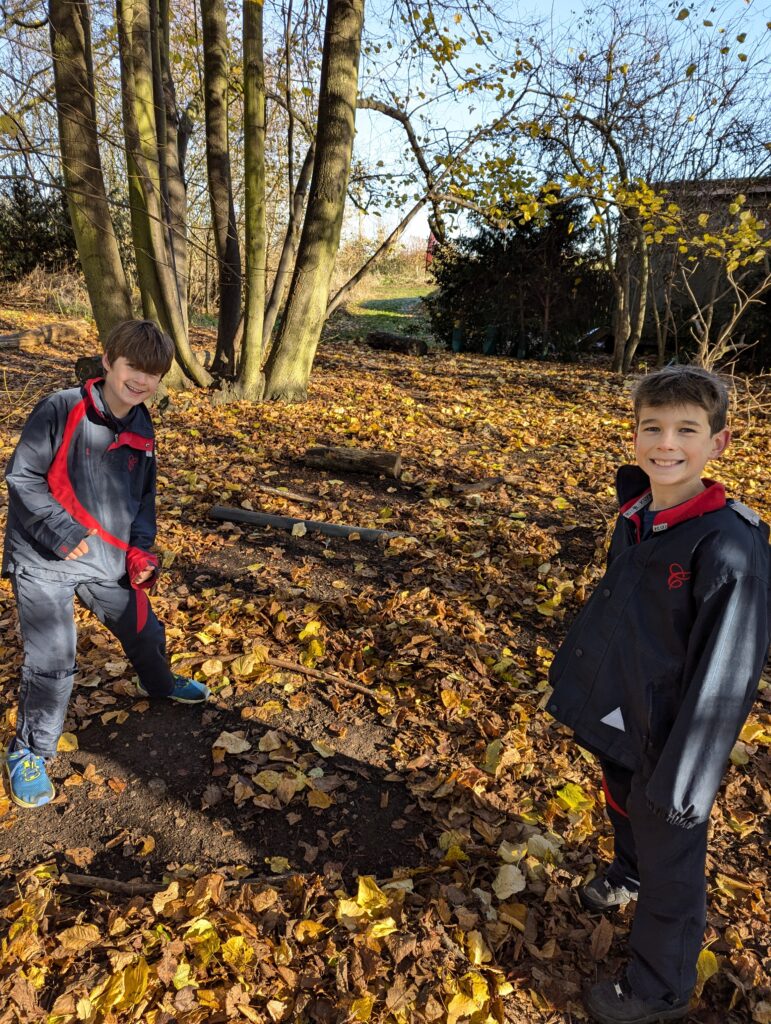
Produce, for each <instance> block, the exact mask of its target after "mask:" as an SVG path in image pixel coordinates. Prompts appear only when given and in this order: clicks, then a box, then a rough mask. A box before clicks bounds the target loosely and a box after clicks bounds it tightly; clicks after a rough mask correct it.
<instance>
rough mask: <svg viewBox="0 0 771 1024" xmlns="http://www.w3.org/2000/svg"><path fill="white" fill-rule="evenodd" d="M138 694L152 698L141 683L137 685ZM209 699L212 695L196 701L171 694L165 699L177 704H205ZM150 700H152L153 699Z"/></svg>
mask: <svg viewBox="0 0 771 1024" xmlns="http://www.w3.org/2000/svg"><path fill="white" fill-rule="evenodd" d="M137 692H138V693H140V694H141V695H142V696H143V697H150V694H149V693H148V692H147V690H146V689H145V688H144V686H142V684H141V683H137ZM209 697H211V693H207V694H206V696H205V697H198V698H197V699H196V700H187V698H185V697H175V696H174V695H173V694H171V693H170V694H169V695H168V696H167V697H166V698H165V699H166V700H173V701H174V703H175V704H205V703H206V701H207V700H208V699H209ZM150 699H151V700H152V698H150Z"/></svg>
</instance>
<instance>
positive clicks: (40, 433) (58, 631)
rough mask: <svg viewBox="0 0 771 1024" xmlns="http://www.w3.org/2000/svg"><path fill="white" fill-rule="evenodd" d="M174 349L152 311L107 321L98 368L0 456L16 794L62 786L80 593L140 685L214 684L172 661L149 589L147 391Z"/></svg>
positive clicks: (189, 690)
mask: <svg viewBox="0 0 771 1024" xmlns="http://www.w3.org/2000/svg"><path fill="white" fill-rule="evenodd" d="M173 358H174V346H173V343H172V341H171V339H170V338H169V337H168V335H166V334H164V333H163V331H161V329H160V328H159V327H158V326H157V325H156V324H155V323H153V322H152V321H151V320H128V321H125V322H124V323H121V324H118V325H117V326H116V327H114V328H113V330H112V331H111V332H110V335H109V337H108V338H107V343H106V345H105V352H104V356H103V358H102V364H103V366H104V377H103V378H95V379H94V380H89V381H87V382H86V384H85V385H84V386H83V387H82V388H70V389H68V390H66V391H58V392H56V393H55V394H53V395H50V396H49V397H48V398H44V399H43V400H42V401H41V402H40V403H39V404H38V405H37V406H36V407H35V408H34V409H33V411H32V413H31V414H30V417H29V419H28V420H27V422H26V424H25V426H24V429H23V430H22V433H21V437H20V439H19V443H18V445H17V446H16V450H15V451H14V453H13V455H12V456H11V460H10V462H9V463H8V467H7V470H6V481H7V483H8V493H9V504H8V523H7V526H6V534H5V548H4V551H3V564H2V573H3V575H4V576H9V577H10V579H11V583H12V586H13V591H14V595H15V597H16V605H17V610H18V615H19V624H20V626H21V635H22V642H23V645H24V662H23V665H22V670H21V681H20V686H19V706H18V715H17V725H16V736H15V738H14V739H13V740H12V741H11V743H10V745H9V747H8V750H7V752H6V768H7V771H8V777H9V780H10V791H11V798H12V799H13V801H14V802H15V803H16V804H18V805H19V806H20V807H39V806H41V805H42V804H46V803H48V802H49V801H50V800H52V799H53V797H54V788H53V786H52V784H51V782H50V780H49V778H48V775H47V773H46V768H45V759H46V758H49V757H53V756H54V754H55V753H56V749H57V744H58V741H59V737H60V735H61V732H62V728H63V726H64V718H65V715H66V712H67V705H68V703H69V698H70V694H71V692H72V686H73V680H74V675H75V651H76V631H75V622H74V617H73V599H74V597H75V595H76V594H77V596H78V597H79V598H80V600H81V601H82V602H83V604H85V605H86V607H87V608H90V609H91V611H93V612H94V613H95V614H96V616H97V617H98V618H99V620H100V621H101V622H103V623H104V625H106V626H107V628H108V629H109V630H110V631H111V632H112V633H113V634H114V635H115V636H116V637H117V639H118V640H119V641H120V643H121V645H122V647H123V650H124V651H125V653H126V657H127V658H128V659H129V661H130V662H131V664H132V665H133V667H134V670H135V671H136V673H137V675H138V677H139V690H140V692H142V693H144V694H146V695H148V696H150V697H153V698H164V697H166V698H169V699H171V700H174V701H178V702H181V703H185V704H197V703H200V702H202V701H205V700H207V698H208V697H209V690H208V688H207V687H206V686H203V685H202V684H201V683H198V682H196V681H195V680H193V679H185V678H184V677H182V676H178V675H175V674H174V673H173V672H172V671H171V669H170V668H169V664H168V661H167V658H166V642H165V634H164V630H163V626H162V625H161V624H160V623H159V622H158V619H157V618H156V617H155V615H154V614H153V611H152V609H151V608H150V604H149V601H148V598H147V593H146V591H147V590H148V589H149V588H150V587H151V586H152V585H153V583H154V582H155V579H156V576H157V573H158V559H157V558H156V556H155V555H154V554H152V553H151V551H150V548H151V547H152V545H153V543H154V541H155V480H156V469H155V439H154V434H153V426H152V421H151V419H150V414H149V412H148V411H147V407H146V406H145V404H144V402H145V400H146V399H148V398H150V397H151V396H152V395H153V394H154V393H155V390H156V388H157V387H158V383H159V382H160V379H161V377H162V376H163V374H165V373H166V372H167V371H168V370H169V368H170V366H171V363H172V360H173Z"/></svg>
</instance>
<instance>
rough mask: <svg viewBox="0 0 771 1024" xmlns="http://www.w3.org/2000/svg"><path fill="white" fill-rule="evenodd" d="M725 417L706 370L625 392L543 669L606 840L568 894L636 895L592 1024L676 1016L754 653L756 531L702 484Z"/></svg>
mask: <svg viewBox="0 0 771 1024" xmlns="http://www.w3.org/2000/svg"><path fill="white" fill-rule="evenodd" d="M727 411H728V393H727V390H726V387H725V385H724V384H723V382H722V381H721V380H720V379H719V378H718V377H716V376H715V375H714V374H711V373H708V372H707V371H705V370H702V369H699V368H696V367H691V366H673V367H667V368H666V369H664V370H660V371H658V372H656V373H652V374H650V375H649V376H647V377H644V378H643V379H642V380H641V382H640V383H639V385H638V387H637V389H636V391H635V395H634V414H635V437H634V444H635V456H636V462H637V465H636V466H623V467H621V469H620V470H619V471H618V476H617V490H618V497H619V503H620V506H621V507H620V514H619V517H618V521H617V523H616V526H615V530H614V532H613V537H612V540H611V544H610V550H609V553H608V563H607V571H606V573H605V576H604V577H603V579H602V580H601V581H600V583H599V585H598V586H597V589H596V590H595V591H594V593H593V594H592V596H591V597H590V599H589V600H588V602H587V603H586V605H585V606H584V607H583V609H582V610H581V612H580V613H579V615H578V617H577V618H576V620H575V621H574V622H573V624H572V627H571V629H570V631H569V633H568V635H567V637H566V638H565V640H564V642H563V644H562V645H561V647H560V649H559V651H558V652H557V655H556V657H555V659H554V662H553V664H552V668H551V674H550V681H551V683H552V686H553V687H554V690H553V692H552V694H551V697H550V699H549V703H548V705H547V707H548V710H549V712H550V713H551V714H552V715H553V716H554V717H555V718H556V719H558V721H560V722H562V723H563V724H565V725H568V726H570V727H571V728H572V729H573V731H574V733H575V736H576V741H577V742H578V743H579V744H580V745H581V746H583V747H585V748H587V749H588V750H590V751H592V753H594V754H595V755H597V756H598V757H599V759H600V763H601V765H602V769H603V789H604V791H605V796H606V807H607V813H608V816H609V818H610V821H611V824H612V826H613V830H614V844H615V849H614V860H613V863H612V864H611V866H610V869H609V870H608V871H607V873H606V874H605V875H603V876H599V877H597V878H595V879H594V880H592V881H591V882H589V883H588V884H587V885H584V886H583V887H582V888H581V889H580V890H579V897H580V899H581V902H582V904H583V905H584V907H586V908H587V909H589V910H590V911H594V912H600V913H602V912H604V911H607V910H611V909H613V908H615V907H620V906H623V905H625V904H626V903H628V902H629V901H630V900H636V901H637V906H636V909H635V916H634V923H633V925H632V931H631V936H630V941H629V952H630V957H629V964H628V967H627V970H626V973H625V975H624V976H623V977H622V978H621V979H620V980H619V981H617V982H613V981H605V982H600V983H599V984H596V985H594V986H593V987H592V988H591V989H590V990H589V992H588V993H587V997H586V1005H587V1008H588V1009H589V1011H590V1013H591V1014H592V1015H593V1018H594V1019H595V1020H596V1021H599V1022H600V1024H653V1022H654V1021H668V1020H679V1019H681V1018H683V1017H685V1016H686V1015H687V1013H688V1003H689V998H690V995H691V992H692V990H693V987H694V985H695V982H696V961H697V959H698V955H699V951H700V949H701V942H702V939H703V934H704V926H705V923H706V898H705V879H704V873H705V860H706V852H707V831H708V822H709V815H710V810H711V808H712V805H713V803H714V801H715V797H716V795H717V791H718V787H719V785H720V781H721V778H722V775H723V773H724V771H725V767H726V763H727V761H728V757H729V754H730V752H731V749H732V747H733V745H734V743H735V741H736V738H737V736H738V734H739V732H740V730H741V727H742V725H743V723H744V721H745V719H746V718H747V715H748V714H749V710H750V707H751V705H752V702H753V699H754V697H755V693H756V689H757V685H758V681H759V679H760V675H761V672H762V670H763V666H764V664H765V661H766V656H767V653H768V645H769V546H768V538H769V529H768V526H767V525H766V524H765V523H763V522H761V520H760V518H759V517H758V516H757V515H756V513H754V512H753V511H752V510H751V509H748V508H747V507H746V506H744V505H742V504H740V503H738V502H734V501H730V500H727V499H726V496H725V491H724V488H723V486H722V485H721V484H719V483H715V482H714V481H712V480H709V479H706V478H704V479H702V471H703V470H704V467H705V466H706V464H707V462H709V461H710V460H711V459H716V458H719V457H720V456H721V455H722V454H723V452H724V451H725V449H726V447H727V446H728V443H729V440H730V434H729V431H728V430H727V428H726V418H727Z"/></svg>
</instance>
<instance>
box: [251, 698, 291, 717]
mask: <svg viewBox="0 0 771 1024" xmlns="http://www.w3.org/2000/svg"><path fill="white" fill-rule="evenodd" d="M246 710H248V709H247V708H244V711H246ZM283 710H284V709H283V707H282V706H281V704H280V703H279V702H278V701H277V700H268V701H266V702H265V703H264V704H258V705H257V707H256V708H254V711H255V714H257V715H258V716H259V717H260V718H273V716H274V715H280V714H281V712H282V711H283ZM242 717H244V716H243V712H242Z"/></svg>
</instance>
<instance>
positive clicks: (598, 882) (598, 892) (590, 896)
mask: <svg viewBox="0 0 771 1024" xmlns="http://www.w3.org/2000/svg"><path fill="white" fill-rule="evenodd" d="M578 898H579V900H580V901H581V906H582V907H583V908H584V910H589V911H591V912H592V913H594V914H604V913H606V912H607V911H608V910H620V909H621V907H625V906H626V905H627V903H629V902H630V900H636V899H637V891H636V890H635V889H627V887H626V886H625V885H613V883H612V882H609V881H608V880H607V878H606V877H605V876H604V875H598V876H597V877H596V878H593V879H592V880H591V882H588V883H587V884H586V885H582V886H581V887H580V889H579V890H578Z"/></svg>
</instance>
